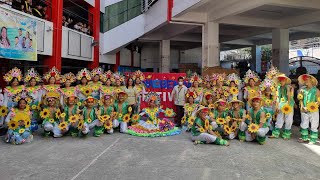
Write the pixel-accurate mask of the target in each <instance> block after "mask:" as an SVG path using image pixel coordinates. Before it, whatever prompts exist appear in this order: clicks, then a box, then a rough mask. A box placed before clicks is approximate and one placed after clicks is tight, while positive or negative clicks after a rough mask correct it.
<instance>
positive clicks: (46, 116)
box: [40, 109, 50, 119]
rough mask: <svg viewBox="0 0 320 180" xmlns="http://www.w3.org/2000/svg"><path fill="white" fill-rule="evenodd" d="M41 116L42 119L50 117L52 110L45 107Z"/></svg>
mask: <svg viewBox="0 0 320 180" xmlns="http://www.w3.org/2000/svg"><path fill="white" fill-rule="evenodd" d="M40 117H41V118H42V119H46V118H49V117H50V111H49V109H43V110H42V111H41V112H40Z"/></svg>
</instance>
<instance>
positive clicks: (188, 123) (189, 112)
mask: <svg viewBox="0 0 320 180" xmlns="http://www.w3.org/2000/svg"><path fill="white" fill-rule="evenodd" d="M196 97H197V96H196V94H195V93H194V92H188V93H187V94H186V99H187V103H186V104H185V105H184V116H183V118H182V120H181V124H182V129H183V130H185V131H189V130H190V129H191V127H192V125H193V122H194V120H195V111H196V110H197V107H198V106H199V104H195V103H194V99H195V98H196Z"/></svg>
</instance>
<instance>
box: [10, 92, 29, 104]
mask: <svg viewBox="0 0 320 180" xmlns="http://www.w3.org/2000/svg"><path fill="white" fill-rule="evenodd" d="M21 99H24V100H25V101H26V102H27V104H31V103H32V102H33V101H34V99H33V97H32V96H30V95H29V93H28V91H26V90H22V91H21V92H19V93H17V94H16V95H14V96H13V97H12V101H13V102H19V101H20V100H21Z"/></svg>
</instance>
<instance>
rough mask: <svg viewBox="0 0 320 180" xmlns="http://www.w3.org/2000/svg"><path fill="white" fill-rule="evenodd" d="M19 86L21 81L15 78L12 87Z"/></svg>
mask: <svg viewBox="0 0 320 180" xmlns="http://www.w3.org/2000/svg"><path fill="white" fill-rule="evenodd" d="M18 85H19V81H18V79H17V78H14V79H13V80H12V82H11V86H18Z"/></svg>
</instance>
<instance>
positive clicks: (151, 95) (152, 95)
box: [145, 92, 160, 106]
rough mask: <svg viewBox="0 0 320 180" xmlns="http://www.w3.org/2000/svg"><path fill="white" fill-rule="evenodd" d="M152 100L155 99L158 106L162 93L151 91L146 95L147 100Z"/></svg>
mask: <svg viewBox="0 0 320 180" xmlns="http://www.w3.org/2000/svg"><path fill="white" fill-rule="evenodd" d="M151 100H153V101H154V102H155V104H156V105H158V106H159V105H160V95H159V94H157V93H156V92H149V93H148V94H147V95H146V97H145V101H146V102H150V101H151Z"/></svg>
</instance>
